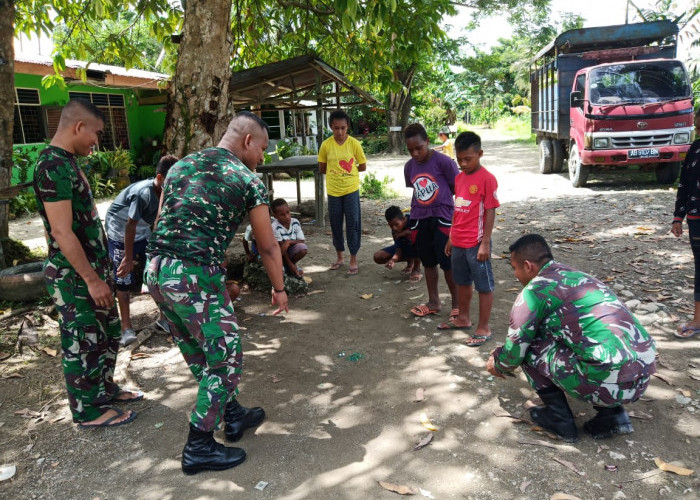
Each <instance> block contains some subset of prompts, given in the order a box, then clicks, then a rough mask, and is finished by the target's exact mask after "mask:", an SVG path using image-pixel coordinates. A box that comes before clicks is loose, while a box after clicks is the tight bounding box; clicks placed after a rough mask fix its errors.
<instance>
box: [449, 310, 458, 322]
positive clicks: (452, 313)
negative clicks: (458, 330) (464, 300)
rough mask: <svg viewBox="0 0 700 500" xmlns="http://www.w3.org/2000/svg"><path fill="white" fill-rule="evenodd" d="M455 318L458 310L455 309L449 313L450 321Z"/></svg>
mask: <svg viewBox="0 0 700 500" xmlns="http://www.w3.org/2000/svg"><path fill="white" fill-rule="evenodd" d="M457 316H459V309H457V308H456V307H455V308H454V309H452V310H451V311H450V321H452V320H454V319H455V318H456V317H457Z"/></svg>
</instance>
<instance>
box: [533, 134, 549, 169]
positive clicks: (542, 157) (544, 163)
mask: <svg viewBox="0 0 700 500" xmlns="http://www.w3.org/2000/svg"><path fill="white" fill-rule="evenodd" d="M537 149H538V150H539V163H540V173H541V174H551V173H552V141H551V140H549V139H547V138H546V137H543V138H542V139H541V140H540V143H539V144H538V148H537Z"/></svg>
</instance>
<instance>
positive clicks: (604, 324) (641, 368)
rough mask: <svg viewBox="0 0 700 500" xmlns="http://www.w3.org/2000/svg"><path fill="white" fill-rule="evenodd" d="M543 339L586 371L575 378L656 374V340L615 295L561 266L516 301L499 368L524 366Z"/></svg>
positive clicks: (554, 265) (550, 268)
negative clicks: (563, 350)
mask: <svg viewBox="0 0 700 500" xmlns="http://www.w3.org/2000/svg"><path fill="white" fill-rule="evenodd" d="M538 339H551V340H554V341H555V342H556V343H557V344H559V345H560V346H561V347H562V348H566V349H569V350H570V351H572V353H573V356H575V357H576V358H577V361H578V363H576V365H577V366H579V367H580V369H581V371H582V373H577V374H572V375H575V376H577V377H583V378H585V379H586V380H589V381H591V382H594V383H602V382H610V383H614V382H629V381H633V380H636V379H637V378H639V377H641V376H645V375H646V376H648V375H651V374H652V373H654V372H655V371H656V366H655V363H654V358H655V356H656V348H655V345H654V340H653V339H652V338H651V336H650V335H649V334H648V333H647V332H646V330H645V329H644V327H642V325H640V324H639V322H638V321H637V319H636V318H635V317H634V316H633V315H632V313H631V312H630V311H629V309H627V307H626V306H625V305H624V304H623V303H622V302H620V299H618V298H617V296H616V295H615V294H614V293H613V291H612V290H610V288H608V287H607V286H606V285H605V284H603V283H602V282H600V281H598V280H597V279H595V278H593V277H592V276H589V275H587V274H585V273H583V272H581V271H577V270H576V269H573V268H571V267H569V266H566V265H564V264H560V263H559V262H555V261H550V262H548V263H547V264H546V265H545V266H544V267H543V268H542V269H541V270H540V272H539V274H538V275H537V276H536V277H535V278H533V279H532V280H531V281H530V283H528V284H527V286H526V287H525V288H524V289H523V291H522V292H520V295H518V297H517V298H516V300H515V304H513V309H512V310H511V312H510V328H509V329H508V337H507V339H506V343H505V345H504V346H503V347H499V348H498V349H496V351H494V358H495V365H496V368H497V369H499V370H500V371H511V370H513V369H514V368H515V367H517V366H519V365H520V364H521V363H522V362H523V361H524V360H525V358H526V353H527V351H528V347H529V345H530V344H531V343H532V342H533V341H535V340H538Z"/></svg>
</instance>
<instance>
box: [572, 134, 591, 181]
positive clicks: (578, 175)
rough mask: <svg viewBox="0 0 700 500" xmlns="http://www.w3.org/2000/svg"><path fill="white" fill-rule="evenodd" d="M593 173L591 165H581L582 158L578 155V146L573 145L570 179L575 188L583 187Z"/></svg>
mask: <svg viewBox="0 0 700 500" xmlns="http://www.w3.org/2000/svg"><path fill="white" fill-rule="evenodd" d="M590 171H591V166H590V165H584V164H582V163H581V156H580V155H579V154H578V146H577V145H576V143H575V142H574V143H571V147H570V148H569V179H570V180H571V184H572V185H573V186H574V187H577V188H578V187H583V186H585V185H586V182H587V181H588V174H589V173H590Z"/></svg>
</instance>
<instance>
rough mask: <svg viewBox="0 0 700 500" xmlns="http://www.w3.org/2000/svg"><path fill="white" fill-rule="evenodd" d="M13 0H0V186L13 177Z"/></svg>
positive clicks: (3, 226) (3, 215)
mask: <svg viewBox="0 0 700 500" xmlns="http://www.w3.org/2000/svg"><path fill="white" fill-rule="evenodd" d="M14 19H15V3H14V1H13V0H0V189H2V188H5V187H7V186H9V185H10V181H11V179H12V128H13V126H14V119H15V51H14V46H13V37H14V32H15V28H14ZM7 209H8V205H7V204H4V203H3V204H0V241H2V240H4V239H5V238H7V237H8V235H9V228H8V225H7V213H8V211H7ZM4 268H5V255H4V252H3V250H2V245H0V269H4Z"/></svg>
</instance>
